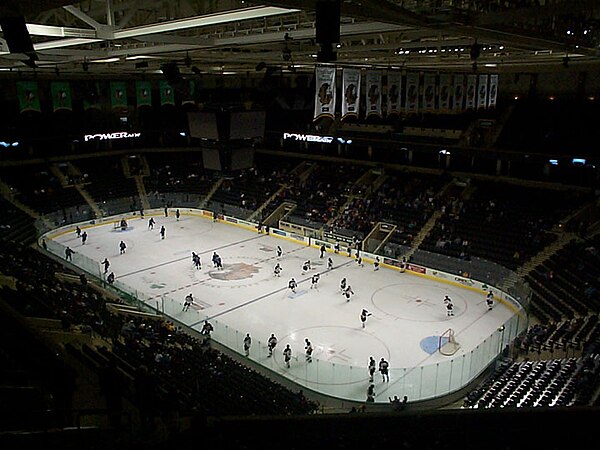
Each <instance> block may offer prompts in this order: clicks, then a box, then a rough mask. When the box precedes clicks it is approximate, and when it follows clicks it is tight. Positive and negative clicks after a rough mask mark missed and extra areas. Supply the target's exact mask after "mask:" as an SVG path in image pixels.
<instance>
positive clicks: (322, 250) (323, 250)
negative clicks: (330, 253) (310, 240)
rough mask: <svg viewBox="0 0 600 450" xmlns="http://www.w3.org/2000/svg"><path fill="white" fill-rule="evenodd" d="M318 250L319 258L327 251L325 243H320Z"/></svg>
mask: <svg viewBox="0 0 600 450" xmlns="http://www.w3.org/2000/svg"><path fill="white" fill-rule="evenodd" d="M319 250H320V251H321V256H320V258H322V257H323V256H325V252H326V251H327V249H326V248H325V244H321V248H320V249H319Z"/></svg>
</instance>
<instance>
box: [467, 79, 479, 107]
mask: <svg viewBox="0 0 600 450" xmlns="http://www.w3.org/2000/svg"><path fill="white" fill-rule="evenodd" d="M476 91H477V75H467V101H466V105H465V107H466V109H475V93H476Z"/></svg>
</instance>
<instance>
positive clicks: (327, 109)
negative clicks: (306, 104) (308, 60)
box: [315, 66, 335, 120]
mask: <svg viewBox="0 0 600 450" xmlns="http://www.w3.org/2000/svg"><path fill="white" fill-rule="evenodd" d="M315 79H316V83H315V88H316V92H315V120H316V119H318V118H320V117H331V118H333V117H334V113H335V67H331V66H317V67H316V68H315Z"/></svg>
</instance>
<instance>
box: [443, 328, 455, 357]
mask: <svg viewBox="0 0 600 450" xmlns="http://www.w3.org/2000/svg"><path fill="white" fill-rule="evenodd" d="M459 348H460V344H459V343H458V342H456V338H455V337H454V330H453V329H452V328H448V329H447V330H446V331H444V332H443V333H442V335H441V336H440V338H439V341H438V351H439V352H440V353H441V354H442V355H445V356H452V355H454V354H455V353H456V352H457V351H458V349H459Z"/></svg>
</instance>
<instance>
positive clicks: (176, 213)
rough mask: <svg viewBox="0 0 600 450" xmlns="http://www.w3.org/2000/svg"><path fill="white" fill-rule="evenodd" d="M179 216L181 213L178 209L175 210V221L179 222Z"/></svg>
mask: <svg viewBox="0 0 600 450" xmlns="http://www.w3.org/2000/svg"><path fill="white" fill-rule="evenodd" d="M179 217H181V213H180V212H179V210H176V211H175V218H176V219H177V222H179Z"/></svg>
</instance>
